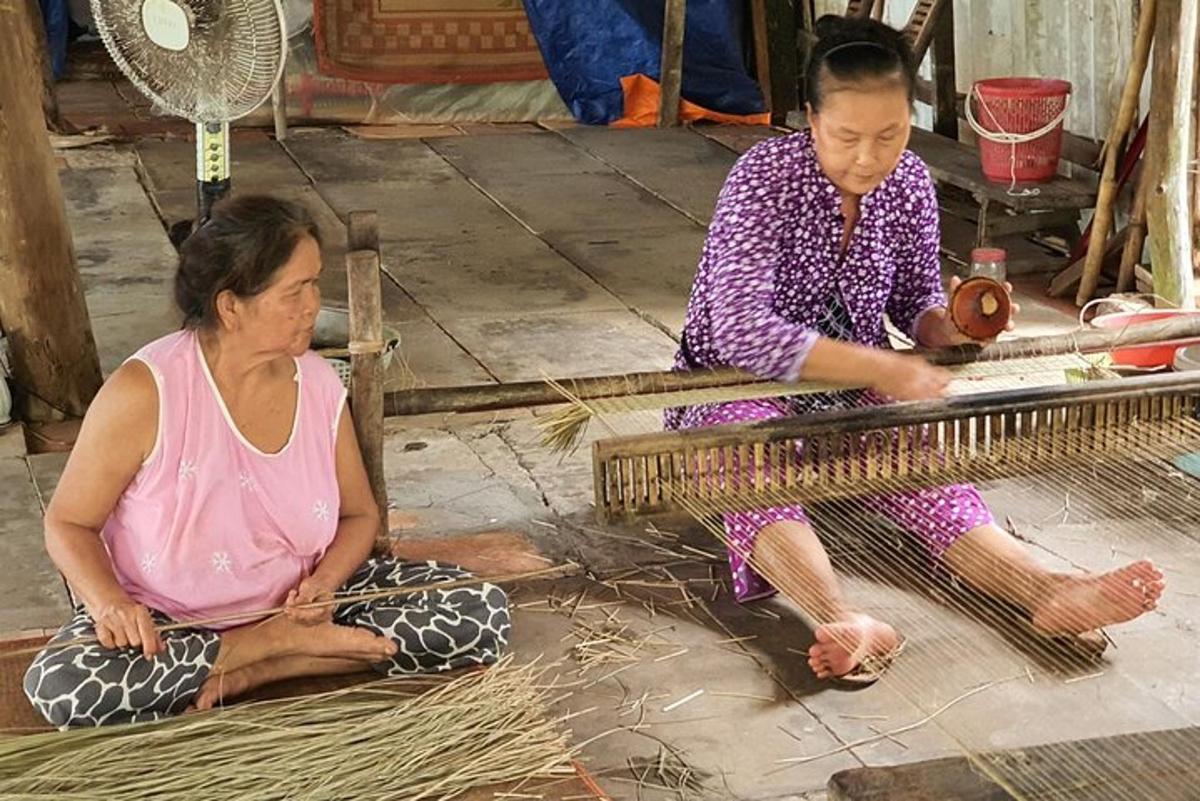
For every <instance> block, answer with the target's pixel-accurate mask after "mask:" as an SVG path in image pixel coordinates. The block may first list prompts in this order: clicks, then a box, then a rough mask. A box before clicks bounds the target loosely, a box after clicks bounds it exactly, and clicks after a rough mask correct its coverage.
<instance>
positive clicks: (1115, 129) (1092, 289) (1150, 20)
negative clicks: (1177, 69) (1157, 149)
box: [1075, 0, 1190, 306]
mask: <svg viewBox="0 0 1200 801" xmlns="http://www.w3.org/2000/svg"><path fill="white" fill-rule="evenodd" d="M1155 2H1156V0H1143V2H1142V10H1141V13H1140V14H1139V15H1138V29H1137V42H1136V43H1135V44H1134V50H1133V61H1132V62H1131V63H1130V65H1129V74H1128V75H1127V76H1126V77H1125V88H1124V89H1123V90H1122V92H1121V103H1120V106H1119V107H1118V108H1117V113H1116V115H1115V116H1114V117H1113V120H1112V124H1111V125H1110V126H1109V129H1108V136H1107V137H1106V138H1105V141H1106V142H1107V143H1108V144H1107V145H1106V147H1105V149H1104V168H1103V170H1102V171H1101V176H1100V192H1099V194H1098V197H1097V198H1096V212H1095V214H1094V215H1093V217H1092V234H1091V238H1090V239H1089V240H1088V249H1087V258H1086V260H1085V261H1084V263H1083V275H1082V276H1081V277H1080V279H1079V291H1078V292H1077V293H1076V295H1075V304H1076V305H1078V306H1082V305H1084V304H1085V303H1087V302H1088V301H1089V300H1091V299H1092V296H1093V295H1095V294H1096V286H1097V285H1098V284H1099V283H1100V263H1101V261H1103V259H1104V250H1105V246H1106V244H1107V241H1108V232H1109V229H1110V228H1112V223H1113V212H1114V209H1115V206H1116V202H1117V189H1118V186H1117V161H1118V160H1119V159H1120V157H1121V152H1120V151H1121V142H1122V141H1123V140H1124V139H1125V135H1126V134H1127V133H1129V130H1130V128H1132V127H1133V123H1134V117H1135V115H1136V114H1137V103H1138V95H1139V94H1140V93H1141V89H1142V79H1143V78H1144V77H1145V75H1146V64H1147V63H1148V62H1149V60H1150V44H1151V42H1152V41H1153V38H1154V27H1155V25H1154V17H1155ZM1189 96H1190V93H1189ZM1130 158H1132V155H1131V156H1130Z"/></svg>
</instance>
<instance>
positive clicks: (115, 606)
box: [92, 596, 164, 659]
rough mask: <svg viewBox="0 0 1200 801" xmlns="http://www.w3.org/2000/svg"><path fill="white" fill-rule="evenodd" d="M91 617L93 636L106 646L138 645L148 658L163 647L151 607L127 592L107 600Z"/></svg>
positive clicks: (159, 651)
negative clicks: (140, 602) (151, 613)
mask: <svg viewBox="0 0 1200 801" xmlns="http://www.w3.org/2000/svg"><path fill="white" fill-rule="evenodd" d="M92 619H93V620H94V621H95V623H96V639H97V640H99V641H100V644H101V645H103V646H104V647H105V648H141V649H142V654H143V655H144V656H145V657H146V658H147V659H153V658H154V657H155V655H157V654H160V653H162V652H163V650H164V646H163V643H162V638H160V637H159V636H158V632H157V631H155V630H154V619H153V618H152V617H150V610H149V609H147V608H146V607H145V605H143V604H139V603H138V602H136V601H134V600H133V599H132V598H130V597H128V596H126V597H125V598H122V599H118V600H116V601H113V602H112V603H109V604H106V605H105V606H103V607H102V608H100V609H99V610H98V611H97V612H96V613H95V614H93V615H92Z"/></svg>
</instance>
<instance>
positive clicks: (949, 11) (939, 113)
mask: <svg viewBox="0 0 1200 801" xmlns="http://www.w3.org/2000/svg"><path fill="white" fill-rule="evenodd" d="M957 97H958V77H957V73H956V71H955V66H954V4H953V3H946V5H945V8H943V9H942V10H941V13H940V16H939V17H938V19H937V21H936V24H935V27H934V33H933V101H934V102H933V130H934V132H935V133H939V134H941V135H942V136H948V137H950V138H951V139H953V140H955V141H958V106H957V104H956V102H955V101H956V99H957Z"/></svg>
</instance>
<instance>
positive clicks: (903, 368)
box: [871, 351, 950, 401]
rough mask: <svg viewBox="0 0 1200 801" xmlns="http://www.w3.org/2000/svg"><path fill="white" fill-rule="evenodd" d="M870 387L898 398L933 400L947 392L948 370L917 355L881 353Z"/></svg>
mask: <svg viewBox="0 0 1200 801" xmlns="http://www.w3.org/2000/svg"><path fill="white" fill-rule="evenodd" d="M880 357H881V358H880V364H879V369H878V370H876V371H875V373H874V376H875V378H874V381H873V382H872V383H871V389H873V390H874V391H875V392H878V393H879V394H880V395H886V396H887V397H889V398H894V399H895V400H898V401H918V400H936V399H937V398H940V397H942V396H943V395H945V394H946V387H947V386H949V384H950V371H949V370H945V369H943V368H941V367H934V366H933V365H931V364H929V362H927V361H925V360H924V359H922V358H921V357H919V356H907V355H903V354H900V353H890V352H886V351H882V352H880Z"/></svg>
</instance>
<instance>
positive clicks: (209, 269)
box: [175, 195, 321, 328]
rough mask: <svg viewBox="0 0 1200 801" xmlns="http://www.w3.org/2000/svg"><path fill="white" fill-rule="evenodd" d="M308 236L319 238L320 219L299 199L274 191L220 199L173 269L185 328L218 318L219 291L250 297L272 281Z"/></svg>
mask: <svg viewBox="0 0 1200 801" xmlns="http://www.w3.org/2000/svg"><path fill="white" fill-rule="evenodd" d="M306 236H311V237H312V238H313V239H315V240H317V243H318V244H320V241H321V237H320V234H319V233H318V232H317V224H316V222H315V221H314V220H313V217H312V215H311V214H310V213H309V211H308V209H306V208H305V207H304V206H302V205H300V204H299V203H293V202H291V201H288V200H280V199H279V198H274V197H271V196H270V195H242V196H240V197H235V198H230V199H227V200H222V201H221V202H219V203H218V204H217V205H215V206H214V207H213V210H212V215H211V216H210V217H209V219H208V221H207V222H206V223H204V224H203V225H201V226H200V227H199V228H197V229H196V230H195V231H194V232H193V233H192V235H191V236H189V237H188V238H187V239H186V240H184V242H183V245H182V246H181V247H180V249H179V266H178V268H176V270H175V305H176V306H178V307H179V310H180V311H181V312H183V324H184V326H185V327H187V328H208V327H211V326H214V325H216V323H217V295H219V294H221V293H222V292H224V291H225V290H227V289H228V290H229V291H231V292H233V293H234V294H235V295H237V296H238V297H242V298H248V297H253V296H254V295H257V294H258V293H260V292H262V291H263V290H264V289H266V288H267V287H268V286H270V285H271V281H272V279H273V278H274V277H275V271H276V270H278V269H279V268H280V267H282V266H283V265H284V264H286V263H287V261H288V259H290V258H291V256H292V252H293V251H294V250H295V249H296V245H298V244H299V243H300V240H302V239H303V238H304V237H306Z"/></svg>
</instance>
